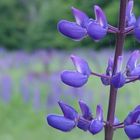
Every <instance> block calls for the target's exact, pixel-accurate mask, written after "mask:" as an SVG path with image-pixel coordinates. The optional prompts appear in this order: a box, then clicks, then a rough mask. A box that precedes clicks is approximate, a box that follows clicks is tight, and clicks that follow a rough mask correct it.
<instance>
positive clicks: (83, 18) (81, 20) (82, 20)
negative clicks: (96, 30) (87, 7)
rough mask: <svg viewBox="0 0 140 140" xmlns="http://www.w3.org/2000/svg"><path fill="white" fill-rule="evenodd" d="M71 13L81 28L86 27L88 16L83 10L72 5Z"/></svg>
mask: <svg viewBox="0 0 140 140" xmlns="http://www.w3.org/2000/svg"><path fill="white" fill-rule="evenodd" d="M72 13H73V15H74V17H75V20H76V23H77V24H78V25H80V26H82V27H83V28H86V27H87V24H88V22H89V17H88V16H87V15H86V14H85V13H84V12H82V11H80V10H79V9H76V8H74V7H72Z"/></svg>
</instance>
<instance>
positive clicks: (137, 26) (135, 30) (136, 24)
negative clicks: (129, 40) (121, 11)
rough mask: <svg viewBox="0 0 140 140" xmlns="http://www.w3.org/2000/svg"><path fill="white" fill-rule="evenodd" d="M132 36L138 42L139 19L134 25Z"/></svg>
mask: <svg viewBox="0 0 140 140" xmlns="http://www.w3.org/2000/svg"><path fill="white" fill-rule="evenodd" d="M134 36H135V38H136V39H137V40H138V41H140V17H139V18H138V19H137V21H136V23H135V27H134Z"/></svg>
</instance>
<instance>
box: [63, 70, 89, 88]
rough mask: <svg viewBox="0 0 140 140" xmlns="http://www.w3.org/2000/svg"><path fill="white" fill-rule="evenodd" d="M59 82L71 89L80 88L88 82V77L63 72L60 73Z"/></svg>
mask: <svg viewBox="0 0 140 140" xmlns="http://www.w3.org/2000/svg"><path fill="white" fill-rule="evenodd" d="M61 80H62V81H63V82H64V83H65V84H67V85H69V86H72V87H77V88H78V87H81V86H83V85H84V84H86V83H87V81H88V76H87V75H83V74H81V73H79V72H73V71H63V72H62V73H61Z"/></svg>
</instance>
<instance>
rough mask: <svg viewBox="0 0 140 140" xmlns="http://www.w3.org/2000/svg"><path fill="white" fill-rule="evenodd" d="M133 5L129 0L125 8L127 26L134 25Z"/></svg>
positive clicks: (131, 0)
mask: <svg viewBox="0 0 140 140" xmlns="http://www.w3.org/2000/svg"><path fill="white" fill-rule="evenodd" d="M133 6H134V1H133V0H130V1H129V2H128V4H127V8H126V25H127V26H128V27H129V26H134V24H135V23H136V17H135V15H134V13H133V12H132V11H133Z"/></svg>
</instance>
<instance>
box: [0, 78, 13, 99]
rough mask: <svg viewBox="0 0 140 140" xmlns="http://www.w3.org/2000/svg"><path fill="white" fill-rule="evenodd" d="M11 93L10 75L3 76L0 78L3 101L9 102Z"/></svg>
mask: <svg viewBox="0 0 140 140" xmlns="http://www.w3.org/2000/svg"><path fill="white" fill-rule="evenodd" d="M11 93H12V80H11V77H9V76H8V75H7V76H4V77H2V78H1V96H2V99H3V101H4V102H9V101H10V99H11Z"/></svg>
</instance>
